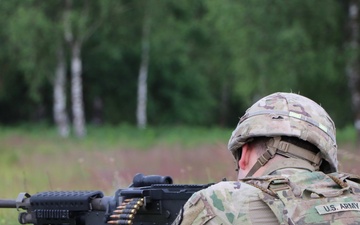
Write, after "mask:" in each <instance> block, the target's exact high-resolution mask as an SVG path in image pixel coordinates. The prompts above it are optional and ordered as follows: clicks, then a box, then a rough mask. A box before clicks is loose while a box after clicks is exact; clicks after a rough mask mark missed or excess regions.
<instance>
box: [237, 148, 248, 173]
mask: <svg viewBox="0 0 360 225" xmlns="http://www.w3.org/2000/svg"><path fill="white" fill-rule="evenodd" d="M241 150H242V151H241V157H240V160H239V162H238V163H239V168H240V169H241V170H246V169H248V167H249V162H250V148H249V144H247V143H246V144H244V145H243V146H242V149H241Z"/></svg>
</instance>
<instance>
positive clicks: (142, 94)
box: [136, 1, 151, 129]
mask: <svg viewBox="0 0 360 225" xmlns="http://www.w3.org/2000/svg"><path fill="white" fill-rule="evenodd" d="M150 5H151V4H149V3H148V1H147V2H146V4H145V6H144V22H143V28H142V37H141V64H140V70H139V78H138V93H137V109H136V119H137V126H138V127H139V128H140V129H144V128H145V127H146V125H147V113H146V105H147V77H148V67H149V54H150V53H149V51H150V40H149V39H150V24H151V22H150V21H151V16H150V15H149V14H150V13H151V12H149V11H150V9H149V6H150Z"/></svg>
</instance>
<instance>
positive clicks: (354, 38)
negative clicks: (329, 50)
mask: <svg viewBox="0 0 360 225" xmlns="http://www.w3.org/2000/svg"><path fill="white" fill-rule="evenodd" d="M348 7H349V8H348V29H349V40H348V48H349V49H348V50H349V52H350V57H349V59H348V63H347V66H346V74H347V77H348V86H349V89H350V92H351V102H352V106H353V111H354V114H355V128H356V131H357V137H358V138H357V139H358V141H359V140H360V74H359V73H360V70H359V69H360V68H359V53H358V51H359V1H358V0H351V1H350V2H349V6H348Z"/></svg>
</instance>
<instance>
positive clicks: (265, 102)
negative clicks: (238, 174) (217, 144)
mask: <svg viewBox="0 0 360 225" xmlns="http://www.w3.org/2000/svg"><path fill="white" fill-rule="evenodd" d="M228 149H229V150H230V151H231V152H232V154H233V155H234V157H235V159H236V161H237V162H238V163H237V164H238V166H239V167H240V170H241V163H240V161H241V158H242V155H244V153H247V151H248V150H249V149H256V152H253V154H255V156H254V157H255V158H256V159H255V161H254V162H250V164H254V165H251V168H250V169H249V170H247V171H246V173H247V174H246V176H252V175H253V174H254V173H256V171H258V170H260V169H263V168H262V167H264V166H268V161H270V162H269V164H270V163H271V160H272V159H273V158H274V157H275V158H276V157H277V156H281V157H282V158H287V159H291V160H292V161H291V162H290V163H282V165H281V167H276V166H275V167H274V166H273V168H286V167H295V168H296V167H299V168H305V169H310V170H321V171H323V172H325V173H329V172H335V171H337V166H338V161H337V145H336V131H335V124H334V122H333V121H332V119H331V118H330V116H329V115H328V113H327V112H326V111H325V110H324V109H323V108H322V107H321V106H320V105H318V104H317V103H315V102H314V101H312V100H311V99H309V98H306V97H304V96H301V95H298V94H294V93H280V92H279V93H274V94H271V95H268V96H266V97H264V98H262V99H260V100H259V101H257V102H256V103H254V104H253V105H252V106H251V107H250V108H249V109H248V110H246V112H245V114H244V115H243V116H242V117H241V118H240V121H239V123H238V125H237V127H236V129H235V130H234V131H233V133H232V135H231V137H230V140H229V144H228ZM244 151H245V152H244ZM288 162H289V161H288Z"/></svg>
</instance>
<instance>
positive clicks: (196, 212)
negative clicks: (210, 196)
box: [173, 192, 215, 225]
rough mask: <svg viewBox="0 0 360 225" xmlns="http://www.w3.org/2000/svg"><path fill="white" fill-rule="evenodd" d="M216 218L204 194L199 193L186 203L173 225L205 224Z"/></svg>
mask: <svg viewBox="0 0 360 225" xmlns="http://www.w3.org/2000/svg"><path fill="white" fill-rule="evenodd" d="M214 217H215V214H214V213H213V210H212V208H211V206H210V205H209V203H208V201H207V199H206V198H205V196H204V195H203V193H202V192H197V193H195V194H193V195H192V196H191V198H190V199H189V200H188V201H187V202H186V204H185V205H184V207H183V208H182V209H181V211H180V212H179V215H178V217H177V218H176V219H175V221H174V222H173V225H180V224H181V225H188V224H195V225H196V224H205V223H206V222H207V221H209V220H211V219H212V218H214Z"/></svg>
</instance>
